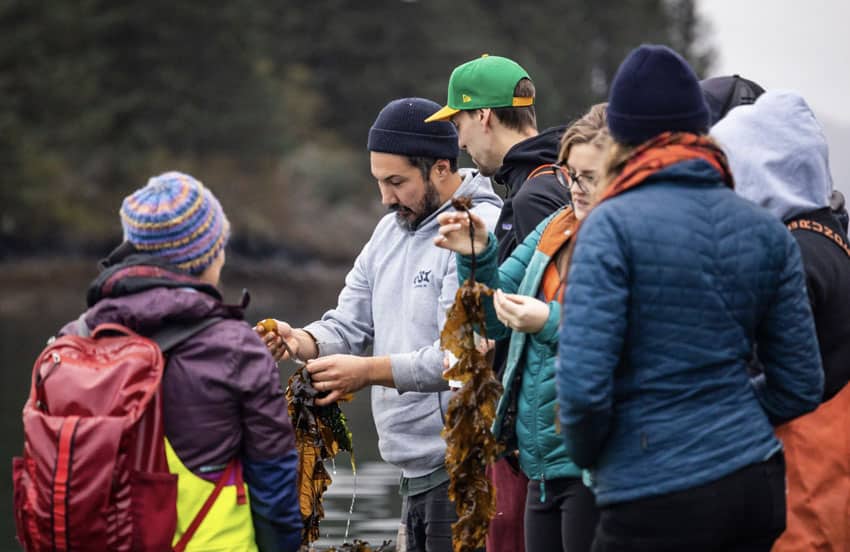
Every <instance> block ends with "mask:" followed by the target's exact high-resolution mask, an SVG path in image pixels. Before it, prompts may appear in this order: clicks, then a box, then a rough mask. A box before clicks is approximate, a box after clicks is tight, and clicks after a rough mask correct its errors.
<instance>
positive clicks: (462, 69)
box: [425, 54, 534, 123]
mask: <svg viewBox="0 0 850 552" xmlns="http://www.w3.org/2000/svg"><path fill="white" fill-rule="evenodd" d="M527 78H529V76H528V73H526V72H525V69H523V68H522V67H520V65H519V64H518V63H517V62H515V61H513V60H511V59H508V58H505V57H499V56H490V55H487V54H484V55H483V56H481V57H480V58H478V59H473V60H472V61H467V62H466V63H464V64H463V65H459V66H458V67H456V68H455V70H454V71H452V76H451V78H449V99H448V105H446V106H445V107H444V108H442V109H441V110H439V111H438V112H436V113H434V114H433V115H431V116H430V117H428V118H427V119H425V122H426V123H432V122H434V121H445V120H448V119H449V118H451V116H452V115H454V114H455V113H457V112H459V111H463V110H467V109H481V108H485V107H525V106H529V105H533V104H534V98H517V97H514V88H516V84H517V83H518V82H519V81H520V80H522V79H527Z"/></svg>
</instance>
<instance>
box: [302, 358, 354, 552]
mask: <svg viewBox="0 0 850 552" xmlns="http://www.w3.org/2000/svg"><path fill="white" fill-rule="evenodd" d="M321 396H322V394H321V393H320V392H319V391H317V390H316V388H315V387H313V385H312V384H311V383H310V377H309V374H308V373H307V369H306V368H305V367H304V366H299V367H298V368H297V369H296V370H295V372H294V373H293V374H292V376H291V377H290V378H289V385H288V386H287V388H286V400H287V401H288V403H289V417H290V418H291V419H292V424H293V426H294V427H295V445H296V448H297V449H298V483H297V485H298V500H299V506H300V508H301V518H302V521H303V522H304V528H303V532H302V543H303V544H309V543H311V542H313V541H315V540H316V539H318V538H319V522H320V521H321V520H322V519H323V518H324V517H325V508H324V506H323V505H322V495H324V493H325V491H326V490H327V488H328V486H329V485H330V483H331V476H330V474H328V471H327V469H326V468H325V465H324V463H323V462H322V461H323V460H327V459H329V458H333V457H334V456H336V455H337V454H338V453H339V452H340V451H342V450H344V451H347V452H349V453H350V454H351V465H352V469H353V468H354V453H353V451H352V440H351V431H350V430H349V429H348V423H347V421H346V419H345V415H344V414H343V413H342V410H341V409H340V408H339V405H338V404H337V403H333V404H330V405H327V406H316V404H315V400H316V399H317V398H321Z"/></svg>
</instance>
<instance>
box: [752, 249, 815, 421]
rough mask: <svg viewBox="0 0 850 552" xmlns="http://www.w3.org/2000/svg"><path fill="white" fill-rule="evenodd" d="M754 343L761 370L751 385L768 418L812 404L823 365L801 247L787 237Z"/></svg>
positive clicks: (795, 412) (799, 411)
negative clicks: (774, 289)
mask: <svg viewBox="0 0 850 552" xmlns="http://www.w3.org/2000/svg"><path fill="white" fill-rule="evenodd" d="M756 342H757V346H758V355H759V360H760V361H761V363H762V366H763V368H764V373H763V374H762V375H760V376H759V377H757V378H754V379H753V386H754V389H755V391H756V396H757V397H758V399H759V402H760V403H761V405H762V408H764V410H765V412H766V413H767V416H768V418H769V419H770V421H771V422H772V423H773V424H781V423H783V422H786V421H788V420H791V419H793V418H796V417H798V416H802V415H803V414H805V413H807V412H810V411H812V410H814V409H815V408H817V406H818V404H819V403H820V401H821V398H822V397H823V379H824V376H823V368H822V366H821V356H820V349H819V347H818V341H817V335H816V333H815V325H814V320H813V318H812V311H811V307H810V306H809V297H808V294H807V291H806V278H805V274H804V272H803V266H802V262H801V260H800V250H799V248H798V247H797V244H796V242H795V241H794V240H793V239H792V238H791V237H790V236H788V238H787V240H786V244H785V263H784V266H783V268H782V272H781V275H780V278H779V282H778V287H777V290H776V294H775V296H774V298H773V300H772V301H771V302H770V304H769V306H768V310H767V313H766V315H765V317H764V318H763V320H762V323H761V324H760V326H759V328H758V334H757V336H756Z"/></svg>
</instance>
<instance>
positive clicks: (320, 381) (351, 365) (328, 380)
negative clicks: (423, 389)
mask: <svg viewBox="0 0 850 552" xmlns="http://www.w3.org/2000/svg"><path fill="white" fill-rule="evenodd" d="M307 371H308V372H310V379H311V380H312V382H313V387H315V388H316V390H317V391H321V392H326V391H327V392H329V394H328V395H327V396H326V397H324V398H321V399H317V400H316V405H318V406H324V405H327V404H331V403H334V402H336V401H338V400H341V399H342V398H343V397H345V396H346V395H348V394H350V393H356V392H357V391H360V390H361V389H363V388H364V387H366V386H367V385H386V386H387V387H392V386H393V380H392V368H391V366H390V358H389V357H360V356H355V355H330V356H326V357H322V358H320V359H317V360H311V361H310V362H308V363H307ZM387 378H389V380H387Z"/></svg>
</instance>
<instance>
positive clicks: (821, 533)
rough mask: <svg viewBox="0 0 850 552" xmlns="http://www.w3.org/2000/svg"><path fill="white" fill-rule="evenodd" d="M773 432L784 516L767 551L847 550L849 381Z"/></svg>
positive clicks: (849, 534) (849, 543) (849, 536)
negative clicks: (780, 452) (781, 458)
mask: <svg viewBox="0 0 850 552" xmlns="http://www.w3.org/2000/svg"><path fill="white" fill-rule="evenodd" d="M776 435H777V437H779V438H780V439H781V440H782V444H783V446H784V447H785V462H786V476H787V489H788V500H787V504H788V507H787V512H788V519H787V527H786V529H785V532H784V533H782V536H780V537H779V539H778V540H777V541H776V543H775V544H774V545H773V552H796V551H799V550H818V551H836V552H837V551H844V552H847V551H850V385H846V386H845V387H844V389H842V390H841V391H840V392H839V393H838V394H837V395H835V396H834V397H833V398H832V399H830V400H829V401H827V402H825V403H823V404H822V405H820V407H818V409H817V410H815V411H814V412H811V413H809V414H807V415H805V416H802V417H800V418H797V419H796V420H793V421H791V422H789V423H787V424H784V425H782V426H780V427H778V428H776Z"/></svg>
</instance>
